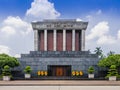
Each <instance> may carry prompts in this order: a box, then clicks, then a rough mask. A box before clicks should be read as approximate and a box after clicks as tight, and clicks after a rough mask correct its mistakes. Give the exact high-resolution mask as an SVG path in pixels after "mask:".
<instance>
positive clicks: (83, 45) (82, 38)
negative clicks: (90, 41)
mask: <svg viewBox="0 0 120 90" xmlns="http://www.w3.org/2000/svg"><path fill="white" fill-rule="evenodd" d="M81 51H85V30H81Z"/></svg>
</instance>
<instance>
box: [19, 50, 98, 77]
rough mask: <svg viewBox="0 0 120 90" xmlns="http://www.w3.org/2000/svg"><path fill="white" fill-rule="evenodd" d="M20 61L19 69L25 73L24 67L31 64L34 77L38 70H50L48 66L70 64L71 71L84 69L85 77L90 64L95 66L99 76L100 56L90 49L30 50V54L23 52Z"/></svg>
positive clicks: (96, 73) (96, 74)
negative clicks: (92, 52) (98, 64)
mask: <svg viewBox="0 0 120 90" xmlns="http://www.w3.org/2000/svg"><path fill="white" fill-rule="evenodd" d="M19 61H20V63H21V66H20V67H19V69H18V70H21V71H22V73H23V69H24V68H25V67H26V66H27V65H29V66H31V68H32V70H33V72H32V77H37V72H38V71H48V67H49V66H54V65H56V66H57V65H58V66H70V67H71V72H72V71H83V73H84V75H83V77H87V70H88V67H89V66H94V68H95V70H96V72H95V77H98V73H99V67H98V66H97V63H98V61H99V58H98V56H97V55H96V54H91V53H90V52H89V51H30V53H29V54H22V55H21V58H19ZM70 76H71V75H70Z"/></svg>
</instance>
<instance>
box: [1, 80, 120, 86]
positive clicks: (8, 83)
mask: <svg viewBox="0 0 120 90" xmlns="http://www.w3.org/2000/svg"><path fill="white" fill-rule="evenodd" d="M0 86H120V81H107V80H101V81H100V80H99V81H97V80H15V81H0Z"/></svg>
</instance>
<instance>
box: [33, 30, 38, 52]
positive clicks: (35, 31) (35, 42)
mask: <svg viewBox="0 0 120 90" xmlns="http://www.w3.org/2000/svg"><path fill="white" fill-rule="evenodd" d="M34 50H35V51H38V30H34Z"/></svg>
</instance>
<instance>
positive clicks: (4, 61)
mask: <svg viewBox="0 0 120 90" xmlns="http://www.w3.org/2000/svg"><path fill="white" fill-rule="evenodd" d="M19 64H20V63H19V61H18V60H17V59H16V58H15V57H11V56H9V55H7V54H0V68H3V67H4V66H5V65H8V66H10V67H11V68H14V67H16V66H19Z"/></svg>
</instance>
